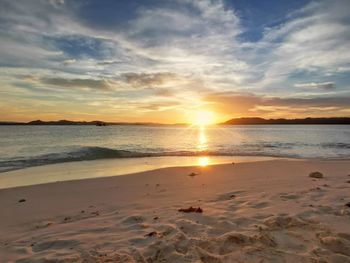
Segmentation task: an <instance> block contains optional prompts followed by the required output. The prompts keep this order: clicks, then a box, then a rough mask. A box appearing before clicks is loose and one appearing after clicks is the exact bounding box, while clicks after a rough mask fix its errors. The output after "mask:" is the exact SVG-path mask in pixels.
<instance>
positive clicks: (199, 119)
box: [192, 110, 214, 126]
mask: <svg viewBox="0 0 350 263" xmlns="http://www.w3.org/2000/svg"><path fill="white" fill-rule="evenodd" d="M192 123H193V124H194V125H198V126H206V125H210V124H213V123H214V113H213V112H211V111H206V110H198V111H196V112H195V113H194V115H193V119H192Z"/></svg>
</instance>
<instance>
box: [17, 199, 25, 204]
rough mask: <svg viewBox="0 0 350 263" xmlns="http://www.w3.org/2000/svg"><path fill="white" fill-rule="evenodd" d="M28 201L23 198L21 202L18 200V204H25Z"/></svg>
mask: <svg viewBox="0 0 350 263" xmlns="http://www.w3.org/2000/svg"><path fill="white" fill-rule="evenodd" d="M25 201H26V200H25V199H24V198H22V199H20V200H18V203H23V202H25Z"/></svg>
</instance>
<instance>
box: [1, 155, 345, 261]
mask: <svg viewBox="0 0 350 263" xmlns="http://www.w3.org/2000/svg"><path fill="white" fill-rule="evenodd" d="M349 167H350V161H316V160H315V161H311V160H309V161H302V160H298V161H288V160H273V161H259V162H243V163H235V164H231V163H230V164H220V165H213V166H207V167H199V166H191V167H172V168H162V169H157V170H152V171H146V172H141V173H136V174H131V175H126V176H116V177H108V178H98V179H85V180H76V181H66V182H57V183H50V184H42V185H34V186H26V187H17V188H9V189H2V190H0V208H1V217H0V232H1V233H2V235H1V237H0V261H1V262H339V263H340V262H341V263H345V262H350V207H349V206H350V204H349V202H350V196H349V193H350V191H349V190H350V183H349V180H350V176H349V174H350V168H349ZM315 171H319V172H321V173H322V174H323V175H324V177H323V178H312V177H309V174H310V173H311V172H315ZM191 207H192V208H193V209H190V210H189V211H191V210H193V211H192V212H188V209H189V208H191ZM199 208H200V209H199ZM181 209H184V211H185V212H184V211H183V210H182V211H179V210H181Z"/></svg>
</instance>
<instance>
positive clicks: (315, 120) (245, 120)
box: [221, 117, 350, 125]
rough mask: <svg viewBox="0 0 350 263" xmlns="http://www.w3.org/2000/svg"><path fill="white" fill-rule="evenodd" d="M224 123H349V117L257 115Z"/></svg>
mask: <svg viewBox="0 0 350 263" xmlns="http://www.w3.org/2000/svg"><path fill="white" fill-rule="evenodd" d="M221 124H225V125H262V124H269V125H271V124H350V118H349V117H335V118H304V119H263V118H258V117H252V118H236V119H231V120H228V121H226V122H224V123H221Z"/></svg>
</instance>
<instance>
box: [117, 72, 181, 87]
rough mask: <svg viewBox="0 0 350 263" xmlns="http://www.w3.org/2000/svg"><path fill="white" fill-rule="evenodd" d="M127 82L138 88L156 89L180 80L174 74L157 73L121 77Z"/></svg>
mask: <svg viewBox="0 0 350 263" xmlns="http://www.w3.org/2000/svg"><path fill="white" fill-rule="evenodd" d="M121 77H122V79H124V80H125V82H127V83H129V84H131V85H133V86H136V87H155V86H164V85H165V84H167V83H169V82H172V81H177V80H179V79H180V77H179V76H177V75H176V74H174V73H169V72H157V73H133V72H129V73H123V74H122V75H121Z"/></svg>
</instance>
